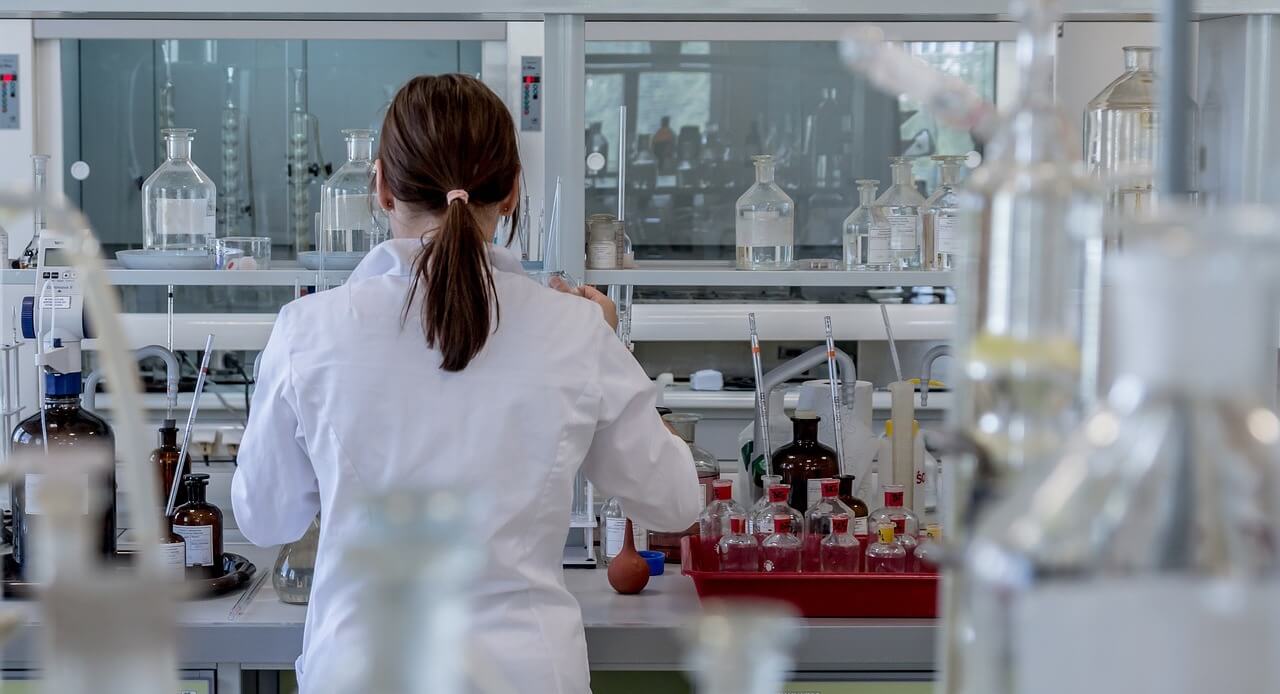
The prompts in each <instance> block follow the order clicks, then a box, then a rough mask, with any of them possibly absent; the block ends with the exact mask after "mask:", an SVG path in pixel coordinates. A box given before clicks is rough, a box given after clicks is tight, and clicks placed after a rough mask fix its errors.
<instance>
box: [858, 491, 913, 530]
mask: <svg viewBox="0 0 1280 694" xmlns="http://www.w3.org/2000/svg"><path fill="white" fill-rule="evenodd" d="M883 489H884V506H881V507H880V508H878V509H876V510H874V511H872V512H871V521H870V523H871V527H873V528H874V527H879V525H880V524H881V523H889V524H890V525H892V524H893V523H894V522H895V521H897V519H899V518H901V519H903V521H904V522H905V526H904V528H903V529H902V530H898V532H899V533H903V532H907V533H910V534H911V536H912V537H915V534H916V532H917V531H919V529H920V519H919V518H917V517H916V514H914V513H912V512H911V511H910V510H908V509H907V507H905V506H903V505H902V503H903V499H904V498H905V497H906V490H905V489H904V488H903V486H902V485H901V484H886V485H884V486H883Z"/></svg>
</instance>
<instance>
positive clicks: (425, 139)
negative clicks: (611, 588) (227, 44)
mask: <svg viewBox="0 0 1280 694" xmlns="http://www.w3.org/2000/svg"><path fill="white" fill-rule="evenodd" d="M375 166H376V174H375V186H376V188H377V198H378V202H379V204H380V205H381V206H382V207H383V208H385V209H386V210H387V211H388V214H389V216H390V219H391V226H392V232H393V237H394V238H393V239H392V240H390V241H388V242H386V243H384V244H382V245H380V246H378V247H377V248H375V249H374V250H373V251H372V252H370V253H369V255H368V256H367V257H366V258H365V259H364V260H363V262H361V263H360V266H359V267H358V268H356V270H355V271H354V272H353V273H352V275H351V278H350V279H349V280H348V282H347V283H346V284H345V285H343V286H341V287H338V288H335V289H332V290H329V291H325V292H320V293H318V294H314V295H311V296H307V297H303V298H302V299H299V300H297V301H294V302H292V303H290V304H289V305H287V306H285V307H284V308H283V309H282V310H281V311H280V315H279V317H278V318H277V319H276V323H275V328H274V329H273V330H272V333H271V339H270V340H269V342H268V343H267V346H266V349H265V351H264V353H263V355H262V366H261V371H260V375H259V379H258V382H257V390H256V392H255V393H254V398H253V408H252V415H251V416H250V418H249V424H248V428H247V430H246V431H245V434H244V439H243V441H242V443H241V447H240V453H239V456H238V461H239V468H238V469H237V471H236V474H235V479H234V481H233V483H232V504H233V507H234V509H235V519H236V522H237V524H238V525H239V527H240V530H241V531H242V532H243V533H244V535H245V537H246V538H248V539H249V541H251V542H253V543H254V544H257V545H260V546H270V545H277V544H281V543H285V542H290V541H293V540H296V539H298V538H299V537H301V536H302V534H303V532H304V531H305V530H306V529H307V526H308V525H309V524H310V523H311V521H312V519H314V518H315V516H316V513H317V512H318V513H319V514H320V522H321V525H320V545H319V554H318V556H317V558H316V572H315V578H314V583H313V588H312V592H311V602H310V606H309V609H308V610H307V621H306V631H305V637H304V640H303V652H302V655H301V657H299V659H298V662H297V670H298V676H299V681H300V683H301V689H302V692H303V694H306V693H307V692H311V691H317V690H319V689H320V688H321V686H322V683H321V682H320V681H319V677H320V676H319V672H320V670H322V669H325V667H322V666H324V665H325V664H326V663H335V662H345V663H350V662H351V661H350V657H351V656H352V655H353V654H358V653H359V652H360V647H361V643H359V638H358V636H357V634H358V633H359V628H357V627H358V626H359V625H361V622H360V620H361V617H362V612H361V610H360V605H361V602H362V600H367V599H368V595H367V594H368V587H367V586H364V585H361V583H360V582H359V580H358V579H356V578H353V573H352V571H351V570H350V569H351V567H345V566H341V565H340V563H339V562H340V559H341V552H342V550H343V549H344V548H345V545H344V543H347V542H349V540H350V539H351V538H352V537H354V536H356V535H357V534H359V532H360V530H361V527H362V523H364V522H365V521H364V518H365V513H366V512H365V511H364V510H363V509H362V508H361V506H360V500H361V499H365V498H367V497H368V496H369V495H373V494H378V493H386V492H391V491H393V490H401V489H415V488H416V489H423V490H429V489H468V490H482V491H483V492H485V493H487V495H488V498H489V502H488V503H486V504H484V506H483V508H479V509H476V513H475V516H474V517H475V522H477V523H478V524H480V525H481V528H480V535H481V537H482V538H483V542H482V546H483V548H484V553H485V555H486V556H485V559H486V562H485V568H484V569H483V571H482V573H481V576H480V577H479V579H478V580H476V581H474V582H473V584H472V585H471V589H470V595H469V596H468V597H469V598H470V603H469V604H470V609H471V612H472V623H471V632H470V635H469V639H470V642H469V644H468V646H469V656H470V658H471V659H473V662H475V663H479V664H481V667H483V668H484V669H485V670H486V671H488V672H489V673H492V674H497V675H498V676H499V677H501V678H502V679H503V680H505V681H506V683H507V684H508V685H509V687H510V691H513V692H515V691H518V692H529V693H536V694H554V693H563V694H582V693H583V692H587V691H589V682H588V679H589V677H588V668H587V651H586V641H585V638H584V634H583V627H582V616H581V612H580V610H579V608H578V604H577V602H576V601H575V600H574V598H573V596H572V595H571V594H570V593H569V592H568V590H566V589H565V584H564V577H563V573H562V570H561V568H560V563H561V559H562V553H563V549H564V540H565V535H566V532H567V529H568V524H569V511H570V508H569V507H570V505H571V500H572V499H571V497H572V482H573V479H574V476H575V475H576V474H577V472H578V471H579V470H580V469H581V470H582V471H584V472H585V473H586V475H587V477H588V478H589V479H590V480H591V481H592V482H593V483H594V484H595V486H596V489H597V491H598V493H599V494H602V495H604V496H618V497H620V498H621V499H622V500H623V505H624V507H625V509H626V511H627V513H628V515H629V516H631V517H632V518H634V519H635V520H636V521H637V522H638V523H640V524H642V525H644V526H647V527H651V528H654V529H660V530H673V531H674V530H679V529H682V528H686V527H688V526H689V524H690V523H692V522H694V521H695V520H696V518H697V514H698V513H699V511H700V509H701V506H702V497H701V495H700V492H699V487H698V483H697V478H696V475H695V473H694V469H693V464H692V460H691V457H690V453H689V450H688V448H687V447H686V446H685V445H684V443H682V442H681V441H680V439H679V438H677V437H676V436H674V435H672V434H671V433H670V432H668V431H667V430H666V429H665V428H664V426H663V423H662V421H661V420H660V419H659V417H658V415H657V414H656V411H655V409H654V404H655V391H654V387H653V385H652V384H651V382H650V381H649V379H648V378H647V377H646V376H645V373H644V371H643V370H642V369H641V368H640V366H639V365H638V364H637V363H636V361H635V359H634V358H632V356H631V354H630V353H628V351H627V350H626V349H625V348H623V346H622V344H621V343H620V342H619V341H618V340H617V338H616V337H615V336H614V333H613V330H612V329H611V327H610V323H611V322H613V323H616V320H617V318H616V313H615V311H614V308H613V305H612V303H611V302H609V300H608V299H607V298H605V297H604V296H602V295H601V294H600V293H599V292H597V291H595V290H592V289H583V290H581V291H578V292H575V293H568V292H562V291H554V290H551V289H546V288H543V287H541V286H540V285H538V284H537V283H536V282H534V281H533V280H532V279H530V278H528V277H526V276H525V274H524V273H523V271H522V269H521V265H520V261H519V258H518V257H517V256H516V255H515V254H513V253H512V252H511V251H509V250H507V249H505V248H499V247H495V246H493V245H491V244H490V243H488V242H487V239H492V238H494V232H495V229H496V227H497V224H498V222H499V219H500V218H501V217H509V218H510V219H517V218H518V217H519V212H518V209H517V200H518V199H519V185H518V181H519V173H520V160H519V155H518V152H517V147H516V130H515V125H514V123H513V122H512V119H511V117H510V115H509V114H508V111H507V108H506V106H505V105H504V104H503V103H502V101H501V100H500V99H499V98H498V97H497V96H496V95H495V94H494V93H493V92H492V91H490V90H489V89H488V88H487V87H485V86H484V85H483V84H482V83H481V82H479V81H477V80H475V79H473V78H471V77H467V76H463V75H443V76H438V77H425V76H424V77H417V78H414V79H413V80H411V81H410V82H409V83H408V84H406V85H405V86H404V87H403V88H401V89H400V91H399V92H398V93H397V94H396V96H395V99H394V100H393V101H392V103H391V106H390V108H389V110H388V111H387V115H386V119H385V121H384V122H383V128H382V133H381V142H380V144H379V149H378V161H377V162H376V165H375ZM600 580H601V582H603V576H601V577H600ZM309 675H310V676H309Z"/></svg>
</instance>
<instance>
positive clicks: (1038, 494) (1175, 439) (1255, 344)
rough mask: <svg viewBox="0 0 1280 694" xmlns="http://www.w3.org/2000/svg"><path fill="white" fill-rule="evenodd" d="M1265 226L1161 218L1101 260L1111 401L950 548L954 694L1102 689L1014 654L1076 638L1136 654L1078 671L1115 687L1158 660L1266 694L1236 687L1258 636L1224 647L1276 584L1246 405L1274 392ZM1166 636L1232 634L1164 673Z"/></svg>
mask: <svg viewBox="0 0 1280 694" xmlns="http://www.w3.org/2000/svg"><path fill="white" fill-rule="evenodd" d="M1161 207H1162V208H1165V207H1166V206H1165V205H1162V206H1161ZM1263 220H1265V221H1263ZM1277 228H1278V227H1277V223H1276V220H1275V218H1274V217H1272V216H1271V215H1270V213H1264V212H1259V211H1248V212H1233V211H1231V210H1221V209H1219V210H1215V211H1214V212H1213V213H1212V214H1209V213H1206V212H1204V211H1201V210H1195V209H1192V208H1184V207H1177V208H1168V209H1162V211H1161V215H1160V217H1158V218H1157V219H1156V220H1155V221H1154V222H1152V223H1151V224H1149V225H1148V224H1141V225H1138V226H1135V227H1134V230H1135V232H1136V233H1137V234H1139V235H1141V236H1147V238H1145V239H1140V238H1137V237H1135V239H1134V240H1135V243H1131V244H1128V245H1127V246H1126V248H1125V251H1124V253H1122V254H1120V255H1118V256H1117V257H1116V258H1114V259H1112V260H1109V261H1108V263H1109V268H1108V272H1109V275H1110V276H1111V281H1113V282H1114V283H1115V285H1116V287H1117V292H1116V298H1117V305H1116V311H1115V312H1114V314H1112V316H1111V317H1110V322H1111V325H1110V326H1109V327H1110V328H1112V329H1114V331H1115V337H1116V339H1115V341H1114V345H1115V347H1114V352H1115V363H1116V367H1117V373H1118V374H1119V375H1118V377H1117V378H1116V381H1115V384H1114V385H1113V386H1112V388H1111V390H1110V392H1109V394H1108V397H1107V399H1106V401H1105V402H1104V403H1101V404H1099V405H1098V406H1096V407H1095V408H1094V410H1093V411H1092V412H1091V413H1090V414H1089V416H1088V417H1086V418H1085V419H1084V421H1083V422H1082V424H1081V425H1080V427H1079V428H1078V429H1077V431H1076V433H1075V434H1074V435H1073V436H1072V437H1071V439H1070V440H1069V441H1068V443H1067V444H1066V445H1065V446H1064V449H1063V451H1062V453H1061V454H1060V455H1059V456H1058V457H1057V458H1056V460H1055V462H1054V463H1053V464H1052V465H1050V466H1048V467H1047V468H1045V469H1043V470H1041V471H1040V472H1039V473H1038V474H1036V475H1034V476H1027V477H1025V478H1024V479H1023V480H1022V482H1021V483H1020V484H1019V485H1018V486H1017V487H1016V488H1015V490H1014V491H1013V493H1012V494H1010V495H1009V496H1008V497H1006V498H1005V499H1004V500H1002V501H1001V502H999V503H998V504H997V505H996V506H994V507H993V508H992V509H991V510H990V511H989V512H988V513H987V514H985V515H984V517H983V518H982V519H981V520H980V522H979V525H978V528H977V530H976V532H975V533H974V536H973V539H972V540H971V542H970V543H969V545H968V547H967V548H966V551H965V555H964V564H963V567H964V568H963V570H964V574H963V576H964V577H965V579H966V580H965V582H964V583H965V584H966V585H967V586H968V590H967V593H966V595H965V597H966V601H967V603H968V604H969V605H970V606H971V612H972V615H973V620H974V621H973V624H974V626H975V627H976V628H977V629H978V630H979V632H980V633H981V634H982V635H983V637H984V640H983V641H982V642H981V643H975V644H974V649H973V652H972V654H971V657H970V658H969V659H967V660H966V663H965V666H966V672H967V673H968V675H969V677H968V678H967V679H968V680H969V682H971V683H972V690H973V691H977V690H978V688H983V690H984V691H986V692H990V693H991V694H1002V693H1005V692H1015V691H1018V692H1021V691H1037V692H1039V691H1044V692H1050V693H1056V692H1062V691H1066V690H1065V689H1063V686H1064V685H1065V684H1068V683H1069V684H1073V685H1078V686H1077V687H1076V689H1075V691H1103V692H1110V691H1115V690H1114V689H1110V688H1108V687H1107V686H1104V683H1098V682H1095V681H1094V680H1093V679H1092V677H1091V676H1090V674H1089V673H1062V672H1061V671H1060V669H1059V668H1055V667H1053V666H1052V664H1051V663H1049V662H1047V661H1046V660H1045V652H1044V650H1043V648H1040V645H1041V644H1033V643H1029V640H1034V639H1048V640H1047V641H1046V642H1045V645H1046V646H1048V647H1052V646H1053V644H1059V643H1063V642H1065V641H1061V640H1060V639H1068V640H1070V639H1076V638H1078V637H1079V634H1080V633H1081V631H1082V630H1083V629H1087V630H1088V631H1089V632H1091V633H1094V634H1125V635H1130V636H1132V637H1135V638H1126V639H1125V642H1126V643H1130V644H1135V645H1136V646H1137V647H1136V648H1133V649H1125V650H1126V653H1125V657H1126V658H1132V660H1131V661H1128V662H1117V661H1116V659H1115V658H1112V657H1110V656H1108V655H1106V654H1105V653H1095V651H1096V650H1097V649H1094V648H1087V649H1085V651H1086V653H1080V654H1079V655H1080V656H1081V657H1084V658H1086V660H1088V658H1089V655H1087V654H1094V657H1096V658H1098V660H1099V662H1102V663H1105V664H1106V665H1107V667H1108V669H1109V670H1111V671H1112V672H1114V673H1115V674H1116V676H1117V678H1118V679H1117V680H1116V681H1133V679H1132V678H1133V677H1135V676H1137V675H1136V672H1137V669H1138V668H1143V667H1156V666H1154V665H1152V663H1154V662H1157V661H1160V663H1161V664H1160V665H1159V666H1158V668H1159V669H1160V670H1161V671H1162V672H1164V671H1169V670H1171V673H1170V675H1169V676H1170V677H1172V678H1173V681H1174V682H1196V681H1199V682H1206V681H1214V682H1220V683H1222V685H1223V686H1222V687H1221V691H1262V690H1264V689H1269V688H1270V687H1271V686H1273V685H1274V680H1272V681H1271V682H1269V683H1267V684H1265V685H1263V684H1262V683H1259V682H1258V681H1256V680H1249V679H1248V678H1249V677H1251V676H1252V675H1251V674H1250V673H1255V674H1256V669H1255V668H1254V663H1255V662H1256V661H1257V660H1265V659H1268V658H1271V657H1273V656H1274V648H1275V645H1274V637H1272V638H1262V639H1257V638H1246V637H1244V636H1243V634H1249V633H1256V632H1255V631H1254V630H1255V629H1256V628H1258V622H1257V621H1256V620H1257V619H1258V618H1259V616H1258V615H1259V611H1258V610H1257V608H1258V606H1259V604H1261V603H1263V602H1274V600H1273V599H1267V598H1262V597H1251V596H1261V595H1272V596H1274V595H1275V590H1276V589H1277V588H1278V587H1280V586H1278V585H1277V578H1276V576H1277V569H1280V549H1278V548H1280V500H1278V498H1277V492H1276V490H1277V489H1280V419H1278V418H1277V417H1276V415H1275V413H1274V412H1273V411H1272V410H1271V409H1268V407H1267V406H1266V405H1264V403H1265V402H1267V401H1269V400H1270V399H1271V398H1272V397H1274V387H1275V386H1274V382H1275V376H1274V371H1273V369H1274V367H1275V359H1276V351H1275V335H1276V329H1277V320H1276V315H1277V302H1276V296H1275V286H1274V284H1273V282H1272V280H1271V277H1272V276H1273V275H1272V274H1271V272H1270V269H1269V268H1271V267H1272V266H1273V265H1274V262H1275V258H1276V256H1277V253H1278V252H1280V248H1278V247H1277V243H1276V241H1275V239H1276V234H1275V232H1276V231H1277ZM1250 232H1253V233H1250ZM1260 232H1265V234H1264V233H1260ZM1226 292H1230V293H1231V294H1232V296H1233V301H1232V306H1231V308H1230V310H1224V309H1223V307H1222V305H1221V303H1220V301H1221V299H1220V297H1221V296H1223V295H1224V293H1226ZM997 594H998V595H997ZM1081 596H1088V608H1087V609H1081V605H1082V603H1083V602H1085V601H1084V600H1083V599H1082V597H1081ZM1094 601H1096V602H1094ZM1171 605H1174V606H1176V611H1177V612H1178V614H1177V615H1168V614H1167V611H1168V610H1169V606H1171ZM1175 625H1176V626H1178V627H1181V628H1184V629H1186V630H1188V631H1187V632H1184V633H1208V632H1212V633H1221V634H1240V635H1242V636H1241V637H1240V638H1233V639H1229V644H1224V645H1223V647H1222V648H1217V647H1213V646H1211V648H1212V653H1211V654H1206V653H1204V652H1203V651H1202V650H1201V649H1200V648H1197V649H1196V658H1193V659H1187V658H1181V659H1174V660H1170V659H1169V658H1168V652H1169V651H1168V650H1165V651H1163V652H1160V653H1157V651H1159V650H1160V648H1161V647H1162V646H1169V641H1168V639H1169V638H1170V637H1171V636H1170V633H1169V631H1170V629H1172V628H1173V627H1174V626H1175ZM1267 628H1268V629H1272V630H1273V629H1274V625H1271V626H1269V627H1267ZM1271 633H1274V632H1273V631H1272V632H1271ZM1200 642H1201V643H1202V641H1200ZM1073 653H1077V652H1076V651H1073ZM1206 655H1211V656H1212V657H1209V658H1208V659H1207V660H1204V659H1202V656H1206ZM1060 677H1062V678H1065V681H1064V682H1062V683H1058V682H1054V681H1053V680H1054V678H1060ZM1162 677H1163V675H1162ZM1219 677H1221V678H1223V679H1219ZM1165 681H1168V678H1165V679H1162V682H1165ZM1215 688H1216V685H1215ZM1160 689H1161V691H1190V690H1188V689H1184V688H1182V687H1181V686H1179V687H1174V688H1168V687H1165V686H1161V687H1160Z"/></svg>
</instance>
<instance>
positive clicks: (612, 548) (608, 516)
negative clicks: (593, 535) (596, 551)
mask: <svg viewBox="0 0 1280 694" xmlns="http://www.w3.org/2000/svg"><path fill="white" fill-rule="evenodd" d="M600 521H601V523H600V525H601V526H603V527H604V535H603V536H602V537H601V538H600V540H601V542H600V562H601V563H602V564H604V565H605V566H608V565H609V562H610V561H612V560H613V558H614V557H616V556H618V552H621V551H622V545H623V542H624V541H625V539H626V538H625V535H626V532H627V516H626V514H624V513H623V511H622V502H621V501H619V500H618V497H616V496H611V497H609V498H608V499H607V500H605V502H604V506H601V507H600Z"/></svg>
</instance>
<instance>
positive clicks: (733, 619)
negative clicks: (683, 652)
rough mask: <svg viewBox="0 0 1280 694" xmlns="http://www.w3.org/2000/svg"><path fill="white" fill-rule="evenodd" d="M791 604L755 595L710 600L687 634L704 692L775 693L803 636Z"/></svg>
mask: <svg viewBox="0 0 1280 694" xmlns="http://www.w3.org/2000/svg"><path fill="white" fill-rule="evenodd" d="M797 626H798V620H797V619H796V616H795V612H794V611H793V610H792V608H791V607H789V606H788V605H785V604H783V603H778V602H764V601H751V600H734V601H728V600H720V601H708V602H706V603H704V604H703V608H702V613H701V614H700V615H699V617H698V618H697V620H696V621H695V622H694V624H693V626H692V627H690V628H689V631H688V632H687V635H686V637H685V642H686V645H687V647H688V649H689V656H688V663H689V669H690V670H692V672H693V675H692V676H693V681H694V683H695V684H696V686H697V691H698V694H775V693H776V692H780V691H782V684H783V680H784V678H785V677H786V676H787V674H788V673H789V672H790V671H791V664H792V655H791V649H792V648H793V647H794V646H795V643H796V641H797V640H798V638H799V632H798V630H797V628H796V627H797Z"/></svg>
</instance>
